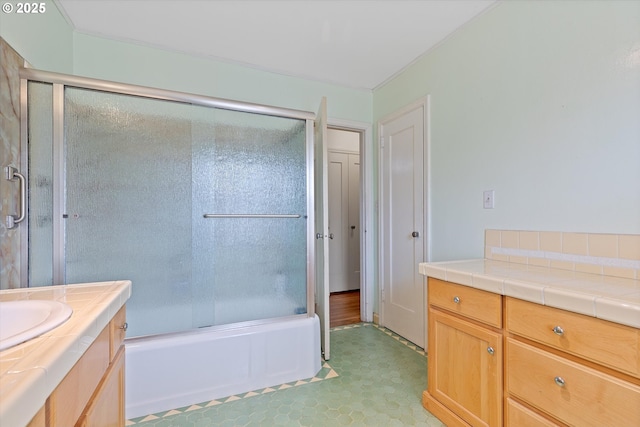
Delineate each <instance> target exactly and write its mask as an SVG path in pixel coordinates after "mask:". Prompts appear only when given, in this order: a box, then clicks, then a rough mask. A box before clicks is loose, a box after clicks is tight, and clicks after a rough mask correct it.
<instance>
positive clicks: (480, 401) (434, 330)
mask: <svg viewBox="0 0 640 427" xmlns="http://www.w3.org/2000/svg"><path fill="white" fill-rule="evenodd" d="M427 292H428V301H429V311H428V313H429V314H428V316H429V356H428V359H427V360H428V370H427V372H428V389H427V390H426V391H425V392H424V393H423V405H424V407H425V408H426V409H427V410H429V411H430V412H431V413H433V414H434V415H435V416H436V417H438V418H439V419H440V420H442V421H443V422H444V423H445V424H447V425H448V426H468V425H474V426H501V425H502V400H503V399H502V372H503V369H502V357H503V352H502V331H501V328H502V297H501V295H498V294H493V293H490V292H485V291H482V290H478V289H473V288H469V287H466V286H461V285H457V284H454V283H450V282H445V281H442V280H438V279H434V278H429V280H428V290H427Z"/></svg>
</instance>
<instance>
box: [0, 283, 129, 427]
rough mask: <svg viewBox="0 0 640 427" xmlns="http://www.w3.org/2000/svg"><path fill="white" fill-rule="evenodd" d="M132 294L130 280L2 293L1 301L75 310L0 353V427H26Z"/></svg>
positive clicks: (0, 295) (0, 292)
mask: <svg viewBox="0 0 640 427" xmlns="http://www.w3.org/2000/svg"><path fill="white" fill-rule="evenodd" d="M130 296H131V282H130V281H126V280H122V281H112V282H100V283H85V284H76V285H64V286H47V287H40V288H22V289H11V290H4V291H0V301H7V300H16V299H47V300H58V301H62V302H65V303H67V304H69V305H70V306H71V308H72V309H73V310H74V312H73V314H72V315H71V317H70V318H69V320H67V321H66V322H65V323H63V324H62V325H60V326H59V327H57V328H55V329H53V330H52V331H49V332H47V333H45V334H43V335H41V336H40V337H38V338H34V339H32V340H30V341H27V342H25V343H22V344H19V345H17V346H14V347H11V348H8V349H6V350H3V351H0V367H1V368H2V369H0V425H3V426H24V425H27V424H28V423H29V422H30V421H31V419H32V418H33V416H34V415H36V413H37V412H38V411H39V410H40V408H42V406H43V405H44V404H45V402H46V400H47V397H48V396H49V395H50V394H51V393H52V392H53V390H54V389H55V388H56V387H57V386H58V384H60V382H61V381H62V379H63V378H64V377H65V376H66V374H67V373H68V372H69V371H70V370H71V368H72V367H73V365H75V363H76V362H77V361H78V360H79V359H80V357H81V356H82V354H84V352H85V351H86V350H87V348H88V347H89V346H90V345H91V344H92V343H93V341H95V339H96V338H97V336H98V334H99V333H100V332H101V331H102V330H103V329H104V327H105V326H107V324H108V323H109V321H110V319H111V318H112V317H113V316H114V315H115V314H116V313H117V312H118V310H120V308H121V307H122V306H123V305H124V304H125V302H126V301H127V300H128V299H129V297H130Z"/></svg>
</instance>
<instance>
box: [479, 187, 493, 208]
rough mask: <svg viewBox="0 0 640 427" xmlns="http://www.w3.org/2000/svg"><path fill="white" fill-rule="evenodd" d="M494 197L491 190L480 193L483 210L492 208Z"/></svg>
mask: <svg viewBox="0 0 640 427" xmlns="http://www.w3.org/2000/svg"><path fill="white" fill-rule="evenodd" d="M494 196H495V193H494V191H493V190H486V191H484V192H483V193H482V200H483V206H484V208H485V209H493V208H494V203H493V201H494Z"/></svg>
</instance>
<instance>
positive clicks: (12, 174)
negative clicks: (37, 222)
mask: <svg viewBox="0 0 640 427" xmlns="http://www.w3.org/2000/svg"><path fill="white" fill-rule="evenodd" d="M5 178H6V179H7V181H15V180H16V179H17V180H18V183H19V185H20V213H19V214H17V215H7V216H6V218H5V225H6V227H7V229H12V228H15V227H16V225H17V224H19V223H21V222H22V221H24V218H25V215H26V213H27V186H26V183H25V179H24V175H22V174H21V173H19V172H18V169H16V168H14V167H13V166H7V167H6V168H5Z"/></svg>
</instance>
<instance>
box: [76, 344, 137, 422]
mask: <svg viewBox="0 0 640 427" xmlns="http://www.w3.org/2000/svg"><path fill="white" fill-rule="evenodd" d="M124 417H125V414H124V347H121V348H120V350H119V351H118V354H117V355H116V358H115V359H114V360H113V363H112V364H111V366H110V367H109V370H108V371H107V373H106V374H105V376H104V378H103V380H102V382H101V383H100V386H99V387H98V389H97V390H96V392H95V394H94V395H93V398H92V399H91V401H90V402H89V404H88V405H87V408H86V410H85V412H84V414H83V415H82V416H81V417H80V419H79V421H78V423H77V424H76V426H77V427H124V422H125V421H124V420H125V418H124Z"/></svg>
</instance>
